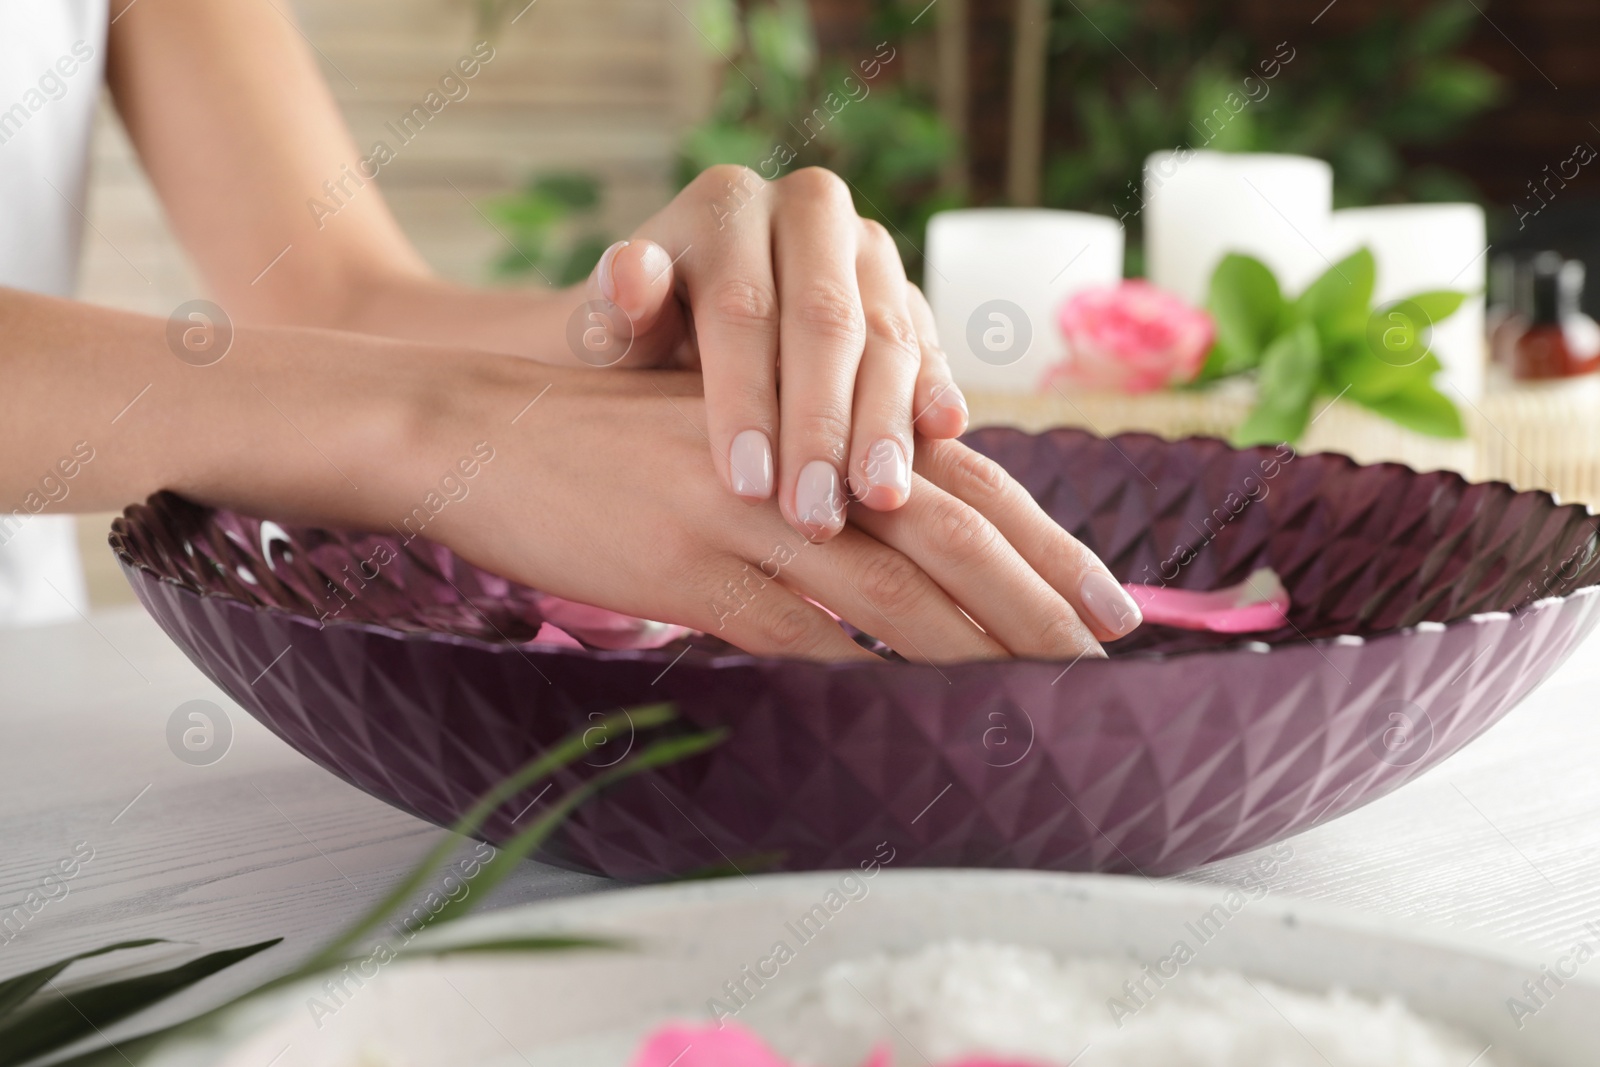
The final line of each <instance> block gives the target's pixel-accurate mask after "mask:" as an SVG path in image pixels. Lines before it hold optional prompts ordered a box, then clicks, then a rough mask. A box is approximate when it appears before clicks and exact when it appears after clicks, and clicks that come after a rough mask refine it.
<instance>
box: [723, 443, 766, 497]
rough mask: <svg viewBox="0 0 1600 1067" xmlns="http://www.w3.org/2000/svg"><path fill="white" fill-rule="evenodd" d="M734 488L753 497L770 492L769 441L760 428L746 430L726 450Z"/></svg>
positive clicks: (763, 495)
mask: <svg viewBox="0 0 1600 1067" xmlns="http://www.w3.org/2000/svg"><path fill="white" fill-rule="evenodd" d="M728 466H729V467H730V468H731V470H732V473H733V491H734V492H735V493H738V494H739V495H740V496H747V497H750V498H751V499H752V500H765V499H767V497H769V496H771V495H772V443H771V442H770V441H768V440H767V435H766V434H764V433H762V432H761V431H760V430H745V431H743V432H742V433H740V434H739V435H738V436H737V437H735V438H734V439H733V444H732V446H731V447H729V449H728Z"/></svg>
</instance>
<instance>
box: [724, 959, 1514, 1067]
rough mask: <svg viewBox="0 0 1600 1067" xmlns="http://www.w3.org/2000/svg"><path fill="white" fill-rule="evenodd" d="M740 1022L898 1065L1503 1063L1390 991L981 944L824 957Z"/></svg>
mask: <svg viewBox="0 0 1600 1067" xmlns="http://www.w3.org/2000/svg"><path fill="white" fill-rule="evenodd" d="M1141 979H1145V980H1144V981H1143V984H1142V986H1141ZM1125 983H1131V984H1127V985H1125ZM740 1022H745V1023H749V1024H751V1025H752V1026H754V1028H755V1029H756V1030H757V1031H758V1032H760V1033H761V1034H762V1035H763V1036H765V1037H766V1038H767V1039H768V1040H769V1041H771V1042H772V1044H773V1046H774V1047H775V1048H776V1049H778V1050H779V1051H780V1052H782V1053H783V1054H785V1055H787V1056H789V1057H790V1058H791V1059H792V1060H794V1061H795V1062H796V1063H800V1064H810V1065H816V1067H859V1065H860V1064H861V1063H863V1062H864V1061H865V1059H866V1056H867V1054H868V1053H869V1052H870V1050H871V1049H872V1048H873V1047H874V1046H877V1045H884V1044H886V1045H889V1046H892V1047H893V1049H894V1053H895V1055H894V1062H895V1063H896V1064H901V1065H906V1064H914V1065H926V1064H933V1065H935V1067H939V1065H943V1064H948V1063H952V1062H954V1061H956V1060H959V1059H960V1058H962V1057H965V1056H972V1055H982V1054H986V1055H990V1056H997V1057H1005V1058H1009V1059H1013V1060H1019V1061H1022V1062H1025V1063H1030V1064H1038V1065H1040V1067H1067V1065H1069V1064H1073V1063H1077V1062H1078V1061H1079V1058H1080V1057H1081V1058H1082V1060H1081V1064H1080V1067H1464V1065H1466V1064H1468V1063H1471V1064H1474V1067H1514V1065H1513V1064H1512V1063H1511V1062H1510V1061H1509V1060H1507V1059H1506V1058H1504V1057H1503V1056H1500V1055H1499V1053H1498V1051H1491V1052H1485V1049H1486V1047H1487V1045H1488V1042H1487V1041H1485V1040H1480V1039H1476V1038H1473V1037H1469V1036H1468V1035H1466V1034H1464V1033H1462V1032H1460V1031H1458V1030H1455V1029H1453V1028H1451V1027H1447V1026H1445V1025H1443V1024H1440V1023H1437V1022H1433V1021H1430V1020H1427V1019H1424V1018H1422V1017H1421V1016H1419V1015H1417V1014H1416V1013H1414V1012H1412V1011H1411V1010H1410V1009H1409V1008H1407V1007H1406V1006H1405V1004H1403V1003H1402V1002H1401V1001H1400V1000H1399V999H1398V998H1395V997H1386V998H1383V999H1380V1000H1374V999H1369V998H1367V997H1363V996H1358V995H1355V994H1353V993H1350V992H1347V991H1344V990H1341V989H1333V990H1330V991H1328V992H1326V993H1306V992H1300V991H1296V990H1291V989H1287V988H1285V987H1282V986H1279V985H1275V984H1273V983H1271V982H1266V981H1262V980H1260V979H1256V978H1250V977H1247V976H1246V975H1244V974H1241V973H1239V972H1237V971H1227V970H1208V969H1204V968H1201V967H1199V966H1197V965H1192V966H1189V967H1186V968H1185V969H1184V970H1183V971H1182V972H1181V973H1180V974H1179V975H1178V976H1177V977H1176V978H1173V979H1171V980H1170V981H1167V982H1165V983H1163V984H1161V985H1160V987H1159V988H1156V987H1154V986H1152V985H1151V984H1150V982H1149V981H1148V979H1147V978H1146V977H1145V974H1144V972H1143V970H1142V969H1141V968H1139V967H1138V966H1137V965H1136V964H1131V963H1126V962H1119V961H1112V960H1098V959H1065V960H1063V959H1057V958H1056V957H1054V956H1053V955H1051V954H1050V953H1048V952H1046V951H1043V950H1040V949H1035V948H1023V947H1020V946H1016V945H1002V944H994V943H990V942H960V941H949V942H943V943H940V944H936V945H931V946H929V947H927V948H924V949H922V950H921V951H918V952H916V953H913V954H910V955H904V956H888V955H882V954H880V955H875V956H871V957H866V958H862V959H859V960H853V961H849V962H844V963H839V964H835V965H834V966H833V967H831V968H829V969H828V970H827V971H826V972H825V973H824V974H823V976H822V978H821V979H820V981H818V982H817V983H816V984H814V985H813V986H812V987H810V988H808V989H805V990H802V991H799V992H798V993H797V994H796V995H793V996H789V997H785V998H782V1002H781V1003H779V1002H773V1003H769V1004H768V1005H766V1006H765V1008H764V1009H763V1010H761V1011H759V1012H751V1013H748V1014H746V1015H742V1016H741V1018H740ZM1090 1050H1092V1051H1090ZM1497 1057H1498V1058H1497Z"/></svg>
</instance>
